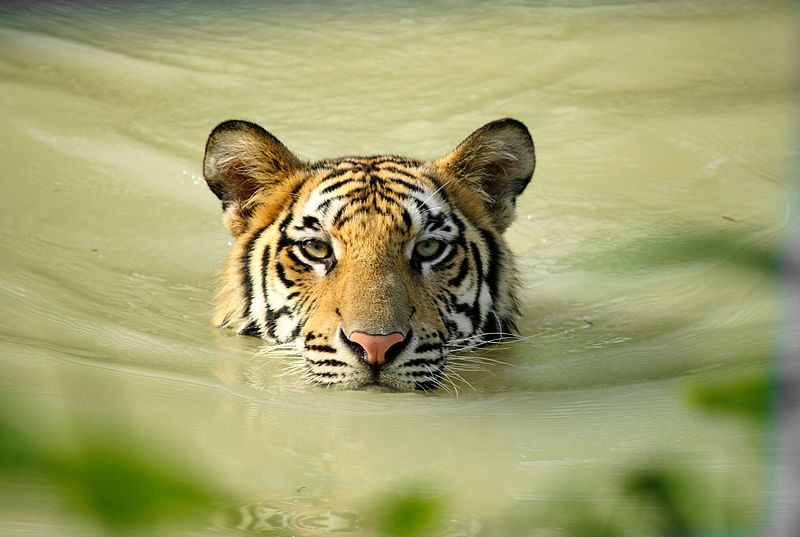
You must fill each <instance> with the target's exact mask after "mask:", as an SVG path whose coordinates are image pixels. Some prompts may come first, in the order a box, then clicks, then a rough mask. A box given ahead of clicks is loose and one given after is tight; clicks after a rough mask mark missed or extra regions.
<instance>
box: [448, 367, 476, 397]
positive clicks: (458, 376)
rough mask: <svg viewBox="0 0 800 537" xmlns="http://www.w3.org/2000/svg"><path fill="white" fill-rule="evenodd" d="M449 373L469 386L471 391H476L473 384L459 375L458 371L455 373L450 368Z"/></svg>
mask: <svg viewBox="0 0 800 537" xmlns="http://www.w3.org/2000/svg"><path fill="white" fill-rule="evenodd" d="M449 373H450V374H451V375H453V376H454V377H456V378H457V379H458V380H460V381H461V382H463V383H464V384H466V385H467V386H469V387H470V388H471V389H472V391H473V392H474V391H476V390H475V386H473V385H472V384H470V383H469V381H468V380H467V379H465V378H464V377H462V376H461V375H459V374H458V373H456V372H455V371H452V370H451V371H449Z"/></svg>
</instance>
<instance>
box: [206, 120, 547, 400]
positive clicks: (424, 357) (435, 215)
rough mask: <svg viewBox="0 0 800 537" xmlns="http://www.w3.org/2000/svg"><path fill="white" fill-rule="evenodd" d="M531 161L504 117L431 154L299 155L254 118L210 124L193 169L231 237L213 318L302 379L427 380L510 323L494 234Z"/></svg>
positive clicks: (503, 266) (511, 278) (513, 285)
mask: <svg viewBox="0 0 800 537" xmlns="http://www.w3.org/2000/svg"><path fill="white" fill-rule="evenodd" d="M535 164H536V156H535V151H534V144H533V138H532V137H531V134H530V132H529V131H528V129H527V127H526V126H525V125H524V124H523V123H522V122H520V121H518V120H515V119H511V118H504V119H499V120H496V121H492V122H490V123H487V124H485V125H484V126H482V127H480V128H479V129H477V130H476V131H474V132H473V133H472V134H470V135H469V136H468V137H467V138H466V139H465V140H464V141H462V142H461V143H460V144H458V145H457V146H456V147H455V149H453V150H452V151H451V152H450V153H449V154H447V155H446V156H445V157H443V158H439V159H437V160H431V161H424V160H417V159H414V158H408V157H402V156H397V155H393V154H381V155H374V156H347V157H341V158H332V159H324V160H319V161H316V162H309V161H305V160H302V159H301V158H299V157H297V156H296V155H295V154H294V153H293V152H291V151H290V150H289V149H288V148H287V147H286V146H285V145H284V144H283V143H282V142H280V141H279V140H278V139H277V138H276V137H275V136H273V135H272V134H271V133H269V132H268V131H266V130H265V129H264V128H263V127H261V126H260V125H258V124H255V123H251V122H248V121H243V120H229V121H225V122H223V123H220V124H219V125H218V126H217V127H215V128H214V129H213V130H212V131H211V133H210V135H209V137H208V140H207V142H206V147H205V155H204V159H203V176H204V179H205V181H206V183H207V185H208V187H209V189H210V190H211V192H213V193H214V194H215V195H216V197H217V198H218V199H219V200H220V201H221V202H222V212H223V224H224V226H225V228H226V229H227V231H228V232H229V233H230V234H231V235H232V237H233V240H232V243H231V247H230V251H229V253H228V256H227V259H226V260H225V262H224V266H223V269H222V271H221V273H220V276H219V282H218V292H217V296H216V312H215V314H214V320H213V322H214V324H216V325H217V326H219V327H223V328H229V329H232V330H233V331H234V332H235V333H238V334H242V335H250V336H257V337H260V338H263V339H265V340H267V341H269V342H272V343H273V344H284V345H288V346H290V347H292V348H293V349H294V350H295V351H296V352H297V354H298V355H299V356H300V358H301V360H302V362H303V364H302V369H303V376H304V378H305V379H306V380H307V381H308V382H310V383H314V384H320V385H325V386H334V385H335V386H340V387H344V388H345V389H347V388H351V389H364V388H366V387H369V386H376V387H385V388H386V389H388V390H391V391H415V390H421V391H426V392H427V391H431V390H436V389H437V388H440V387H442V386H443V378H445V377H446V375H447V367H448V356H449V355H452V354H453V352H454V349H455V350H458V349H464V348H474V347H475V346H476V345H478V344H485V343H490V342H493V341H498V340H500V339H503V338H506V337H509V336H513V335H514V334H516V333H517V322H518V317H519V315H520V303H519V298H518V297H519V292H520V278H519V275H518V273H517V270H516V268H515V262H514V257H513V255H512V252H511V250H510V248H509V246H508V244H507V242H506V240H505V239H504V236H503V234H504V232H505V231H506V229H507V228H508V227H509V225H510V224H511V223H512V222H513V221H514V219H515V208H516V200H517V197H518V196H519V195H520V194H522V192H523V191H524V190H525V188H526V186H527V185H528V183H529V182H530V180H531V178H532V176H533V172H534V167H535Z"/></svg>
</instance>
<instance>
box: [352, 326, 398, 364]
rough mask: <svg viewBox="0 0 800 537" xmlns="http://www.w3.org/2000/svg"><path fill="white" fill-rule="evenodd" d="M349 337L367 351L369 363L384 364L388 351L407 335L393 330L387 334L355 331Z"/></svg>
mask: <svg viewBox="0 0 800 537" xmlns="http://www.w3.org/2000/svg"><path fill="white" fill-rule="evenodd" d="M347 339H349V340H350V341H352V342H353V343H355V344H357V345H358V346H360V347H361V348H362V349H364V352H366V353H367V357H366V359H367V363H368V364H369V365H382V364H383V363H384V362H385V361H386V351H388V350H389V349H390V348H391V347H392V345H394V344H395V343H400V342H401V341H403V340H404V339H405V336H404V335H403V334H401V333H400V332H392V333H391V334H386V335H375V334H367V333H366V332H353V333H352V334H350V336H348V338H347Z"/></svg>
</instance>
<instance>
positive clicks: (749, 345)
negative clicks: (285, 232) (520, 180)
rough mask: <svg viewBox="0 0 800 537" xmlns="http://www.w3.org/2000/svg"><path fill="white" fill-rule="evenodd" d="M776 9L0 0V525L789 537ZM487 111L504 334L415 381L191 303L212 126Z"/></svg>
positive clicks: (199, 288) (219, 247)
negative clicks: (518, 137)
mask: <svg viewBox="0 0 800 537" xmlns="http://www.w3.org/2000/svg"><path fill="white" fill-rule="evenodd" d="M798 22H800V19H799V18H798V12H797V5H796V3H792V2H788V1H786V2H778V1H756V0H752V1H741V2H726V1H717V0H710V1H707V0H704V1H699V0H698V1H677V0H660V1H638V2H628V1H601V2H596V1H594V2H593V1H578V0H574V1H566V0H565V1H530V2H523V1H514V0H499V1H496V2H491V3H484V2H474V1H467V2H455V1H443V0H434V1H432V2H427V3H422V2H413V3H406V2H399V1H398V2H394V1H385V2H383V1H382V2H367V1H362V0H346V1H334V2H320V1H299V2H257V1H245V0H236V1H232V2H224V3H223V2H211V1H189V0H185V1H178V0H168V1H166V2H160V3H152V2H144V1H139V2H110V1H105V2H104V1H91V2H89V1H87V2H57V1H34V2H22V1H18V2H13V1H12V2H8V1H7V2H3V3H2V4H1V5H0V140H1V141H2V143H1V144H0V162H1V163H2V168H0V249H1V250H0V251H2V256H0V535H60V536H72V535H74V536H87V535H98V536H105V535H123V534H134V535H135V534H142V535H153V534H158V535H205V534H209V533H213V534H216V535H249V534H264V535H276V536H290V535H291V536H298V537H299V536H319V535H330V534H337V535H338V534H342V535H353V536H376V537H382V536H415V535H420V536H422V535H425V536H431V535H442V536H452V537H456V536H458V537H473V536H561V535H566V536H579V537H581V536H585V537H599V536H609V537H610V536H640V535H641V536H645V535H646V536H662V535H663V536H666V535H670V536H692V537H694V536H698V537H699V536H703V537H709V536H720V537H721V536H726V537H727V536H734V535H735V536H742V537H745V536H746V537H750V536H760V535H773V536H778V537H784V536H786V537H789V536H794V535H797V533H798V528H800V525H799V524H798V519H797V517H798V515H797V513H798V512H800V509H798V505H797V498H798V493H797V491H796V489H794V490H793V489H792V487H793V486H795V485H794V484H795V483H798V482H800V470H799V469H798V458H799V457H798V453H797V446H798V445H800V432H799V431H798V427H797V423H800V418H798V417H797V412H798V411H797V405H798V398H797V390H798V383H799V382H800V373H798V370H797V364H798V363H799V362H800V356H798V353H799V352H800V342H798V334H799V333H800V328H798V327H799V326H800V310H799V309H798V306H797V300H798V295H799V294H800V291H799V290H798V287H800V283H799V282H798V278H799V276H798V275H799V274H800V262H799V261H798V257H800V246H798V241H800V238H798V237H799V236H798V234H797V233H798V228H799V227H800V226H798V219H799V218H800V217H799V216H798V207H800V203H798V195H797V183H798V182H797V175H798V143H797V142H798V132H797V127H798V121H797V119H798V104H799V103H800V101H798V69H797V66H798V65H800V62H799V61H798V59H800V58H798V56H799V54H798V51H800V46H799V45H800V42H799V41H800V39H799V38H800V32H799V31H798V30H799V29H800V26H799V25H798ZM506 116H511V117H514V118H517V119H519V120H521V121H523V122H524V123H526V124H527V125H528V127H529V128H530V130H531V131H532V133H533V136H534V139H535V140H536V147H537V156H538V165H537V170H536V175H535V177H534V180H533V182H532V183H531V185H530V186H529V187H528V190H527V191H526V193H525V194H524V195H523V197H522V198H521V199H520V201H519V206H518V221H517V223H516V224H515V225H514V226H513V227H512V228H511V229H510V230H509V231H508V233H507V237H508V240H509V242H510V244H511V246H512V248H513V249H514V251H515V252H516V253H517V255H518V259H519V268H520V270H521V273H522V276H523V279H524V281H525V284H526V289H525V292H524V295H523V296H522V297H521V298H522V302H523V304H524V315H525V316H524V320H523V322H522V324H521V332H522V334H521V335H522V336H523V338H522V339H521V340H520V341H518V342H515V343H510V344H505V345H502V346H500V347H497V348H494V349H487V350H484V351H481V353H479V354H476V355H475V357H474V360H472V362H473V363H472V364H471V365H472V367H468V366H462V368H461V369H459V370H458V371H456V372H457V373H458V374H459V375H460V378H454V380H453V383H452V385H449V386H448V388H447V389H446V390H442V391H441V392H440V393H437V394H430V395H421V394H403V393H397V394H392V393H371V392H346V391H326V390H323V389H318V388H314V387H311V386H306V385H304V384H302V382H298V379H297V377H296V376H295V375H292V374H291V373H290V372H288V371H286V365H287V364H286V361H285V359H282V356H281V353H280V350H278V349H270V348H269V347H268V346H265V345H262V344H261V343H260V342H259V341H258V340H255V339H253V338H247V337H235V336H233V335H231V334H229V333H226V332H223V331H219V330H217V329H215V328H214V327H212V326H211V324H210V316H211V310H212V302H213V290H214V280H215V277H216V273H217V271H218V270H219V268H220V267H221V265H222V260H223V257H224V255H225V253H226V251H227V248H228V246H229V243H230V238H229V237H228V236H227V235H226V233H225V231H224V229H223V227H222V225H221V218H220V217H221V214H220V208H219V204H218V200H217V199H216V198H215V197H214V196H213V195H212V194H211V193H210V192H209V191H208V189H207V187H206V186H205V183H204V181H203V179H202V177H201V162H202V154H203V147H204V143H205V140H206V137H207V136H208V133H209V132H210V130H211V129H212V128H213V127H214V126H215V125H216V124H218V123H219V122H221V121H223V120H226V119H231V118H239V119H247V120H250V121H255V122H258V123H260V124H261V125H263V126H264V127H265V128H266V129H268V130H269V131H270V132H272V133H273V134H274V135H276V136H277V137H278V138H279V139H281V140H282V141H283V142H284V143H285V144H286V145H287V146H288V147H289V148H290V149H292V150H293V151H294V152H295V153H297V154H298V155H300V156H302V157H304V158H307V159H317V158H324V157H333V156H339V155H344V154H376V153H383V152H391V153H395V154H407V155H410V156H414V157H418V158H436V157H439V156H442V155H444V154H446V153H447V152H448V151H449V150H450V149H452V148H453V147H454V146H455V145H456V144H457V143H458V142H460V141H461V140H462V139H463V138H464V137H466V136H467V135H468V134H469V133H470V132H472V131H473V130H474V129H476V128H478V127H479V126H481V125H482V124H484V123H486V122H488V121H491V120H493V119H497V118H500V117H506ZM792 296H794V301H793V300H792ZM495 361H496V362H495Z"/></svg>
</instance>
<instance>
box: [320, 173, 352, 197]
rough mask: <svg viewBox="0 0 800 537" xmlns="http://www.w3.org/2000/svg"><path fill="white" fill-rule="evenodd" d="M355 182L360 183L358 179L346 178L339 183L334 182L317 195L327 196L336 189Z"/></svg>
mask: <svg viewBox="0 0 800 537" xmlns="http://www.w3.org/2000/svg"><path fill="white" fill-rule="evenodd" d="M355 182H360V179H356V178H354V177H348V178H347V179H342V180H341V181H336V182H335V183H333V184H332V185H328V186H326V187H325V188H323V189H322V190H320V192H319V193H320V194H329V193H331V192H333V191H334V190H336V189H337V188H340V187H343V186H344V185H346V184H347V183H355Z"/></svg>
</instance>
